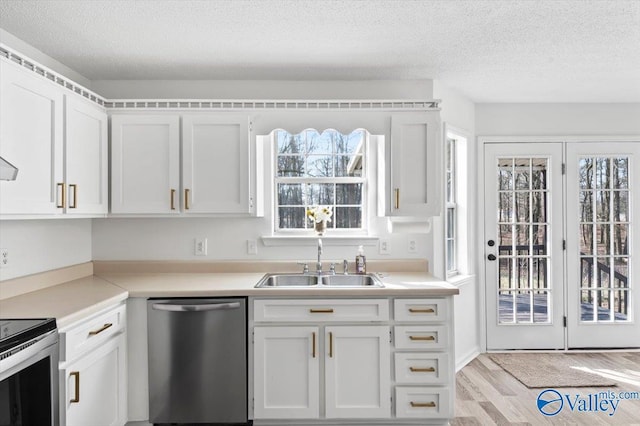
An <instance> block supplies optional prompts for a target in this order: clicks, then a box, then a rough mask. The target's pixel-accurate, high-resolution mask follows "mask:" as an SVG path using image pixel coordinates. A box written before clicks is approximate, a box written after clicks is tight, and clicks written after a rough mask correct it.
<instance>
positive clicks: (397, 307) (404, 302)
mask: <svg viewBox="0 0 640 426" xmlns="http://www.w3.org/2000/svg"><path fill="white" fill-rule="evenodd" d="M447 308H448V306H447V299H396V300H395V301H394V318H395V320H396V321H420V322H444V321H446V318H447V311H448V309H447Z"/></svg>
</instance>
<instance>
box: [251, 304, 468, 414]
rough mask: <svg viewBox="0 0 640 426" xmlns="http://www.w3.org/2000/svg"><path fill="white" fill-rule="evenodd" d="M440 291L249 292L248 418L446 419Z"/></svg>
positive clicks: (445, 311) (449, 354)
mask: <svg viewBox="0 0 640 426" xmlns="http://www.w3.org/2000/svg"><path fill="white" fill-rule="evenodd" d="M450 299H451V298H450V297H441V298H432V299H406V298H357V299H348V298H335V299H330V298H326V299H324V298H323V299H271V298H256V299H253V298H252V299H250V301H251V310H250V318H249V326H250V328H251V332H250V335H251V333H252V335H253V339H252V342H251V344H252V345H253V349H252V352H251V354H252V362H251V363H250V367H251V371H250V377H251V378H250V383H252V386H251V389H250V397H252V398H253V409H252V410H250V415H251V414H252V416H251V418H252V419H253V420H254V424H256V425H282V424H298V423H295V421H300V424H314V425H316V424H318V425H320V424H325V425H344V424H351V423H354V424H370V425H376V424H378V425H383V424H384V425H388V424H398V425H444V424H448V420H449V419H450V418H451V417H453V397H454V392H455V387H454V374H453V365H454V362H453V353H454V352H453V341H454V339H453V336H452V335H451V333H452V330H453V328H452V321H453V313H452V311H451V306H452V304H451V300H450ZM390 307H393V311H391V309H390ZM250 402H251V400H250ZM250 405H251V404H250ZM251 411H252V412H251ZM292 421H293V423H292Z"/></svg>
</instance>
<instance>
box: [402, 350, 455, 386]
mask: <svg viewBox="0 0 640 426" xmlns="http://www.w3.org/2000/svg"><path fill="white" fill-rule="evenodd" d="M395 373H396V382H397V383H422V384H444V383H447V381H448V380H449V355H448V354H438V353H428V352H413V353H411V352H409V353H401V352H396V354H395Z"/></svg>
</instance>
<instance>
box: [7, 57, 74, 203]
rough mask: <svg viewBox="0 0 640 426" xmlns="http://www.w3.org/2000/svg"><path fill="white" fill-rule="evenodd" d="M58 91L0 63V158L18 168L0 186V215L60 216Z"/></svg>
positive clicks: (15, 67)
mask: <svg viewBox="0 0 640 426" xmlns="http://www.w3.org/2000/svg"><path fill="white" fill-rule="evenodd" d="M62 91H63V89H62V88H61V87H59V86H57V85H55V83H52V82H50V81H48V80H46V79H44V78H42V77H40V76H38V75H36V74H34V73H33V72H30V71H26V70H22V69H21V68H20V67H19V66H18V65H15V64H12V63H9V62H6V61H4V60H2V61H0V156H2V158H4V159H5V160H6V161H8V162H10V163H11V164H13V165H14V166H15V167H17V168H18V176H17V178H16V180H15V181H0V194H1V195H2V199H1V202H0V214H3V215H6V214H8V215H14V214H15V215H42V214H44V215H52V214H56V213H62V207H63V204H62V199H61V198H62V191H63V187H64V182H63V175H62V172H63V140H62V138H63V115H62V112H63V94H62V93H63V92H62Z"/></svg>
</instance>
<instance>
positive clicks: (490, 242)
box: [487, 240, 496, 247]
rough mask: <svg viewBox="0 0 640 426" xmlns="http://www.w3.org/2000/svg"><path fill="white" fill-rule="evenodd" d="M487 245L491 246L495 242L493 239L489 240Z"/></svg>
mask: <svg viewBox="0 0 640 426" xmlns="http://www.w3.org/2000/svg"><path fill="white" fill-rule="evenodd" d="M487 245H488V246H489V247H493V246H495V245H496V242H495V241H493V240H489V241H487Z"/></svg>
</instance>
